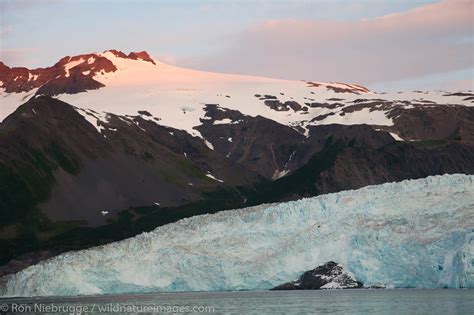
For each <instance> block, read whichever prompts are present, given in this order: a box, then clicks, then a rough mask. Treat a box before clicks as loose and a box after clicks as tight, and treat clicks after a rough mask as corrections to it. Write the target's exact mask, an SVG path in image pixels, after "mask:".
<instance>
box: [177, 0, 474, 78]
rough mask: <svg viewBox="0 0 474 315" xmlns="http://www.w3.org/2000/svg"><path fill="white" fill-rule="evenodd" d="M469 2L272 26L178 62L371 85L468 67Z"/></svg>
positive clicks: (473, 7)
mask: <svg viewBox="0 0 474 315" xmlns="http://www.w3.org/2000/svg"><path fill="white" fill-rule="evenodd" d="M473 12H474V2H473V1H470V0H450V1H443V2H439V3H435V4H430V5H426V6H422V7H419V8H416V9H413V10H410V11H407V12H402V13H397V14H391V15H387V16H382V17H379V18H375V19H370V20H361V21H351V22H339V21H302V20H271V21H267V22H265V23H263V24H261V25H258V26H256V27H254V28H251V29H248V30H247V31H245V32H243V33H240V34H237V35H236V36H235V37H233V38H231V39H229V42H228V46H227V47H226V48H225V49H223V50H222V51H220V52H219V53H217V54H214V55H209V56H202V57H200V58H190V59H187V60H179V61H178V63H180V64H184V65H187V66H192V67H196V68H201V69H209V70H214V71H223V72H239V73H248V74H259V75H267V76H273V77H282V78H289V79H309V80H328V81H346V82H355V83H361V84H371V83H375V82H382V81H393V80H401V79H404V78H409V77H416V76H423V75H430V74H434V73H442V72H446V71H453V70H459V69H465V68H469V67H473V66H474V60H473V53H474V45H473V32H474V30H473V24H472V21H473V20H474V14H473Z"/></svg>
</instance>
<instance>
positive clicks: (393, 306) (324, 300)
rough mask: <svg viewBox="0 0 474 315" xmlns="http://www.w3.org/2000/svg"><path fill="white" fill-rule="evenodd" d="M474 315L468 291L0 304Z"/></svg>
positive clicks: (11, 303) (95, 309) (20, 309)
mask: <svg viewBox="0 0 474 315" xmlns="http://www.w3.org/2000/svg"><path fill="white" fill-rule="evenodd" d="M5 305H7V306H8V313H12V312H11V311H12V310H13V311H16V312H17V313H23V314H25V313H39V312H49V313H54V314H59V313H69V314H70V313H76V314H77V313H83V314H91V313H100V314H123V313H136V314H137V313H140V314H145V313H160V314H173V313H174V314H443V315H446V314H463V315H464V314H474V290H467V289H466V290H421V289H405V290H402V289H400V290H333V291H265V292H199V293H159V294H140V295H109V296H92V297H90V296H89V297H70V298H62V297H61V298H13V299H0V308H1V310H2V311H0V313H2V314H4V313H5V312H4V311H5Z"/></svg>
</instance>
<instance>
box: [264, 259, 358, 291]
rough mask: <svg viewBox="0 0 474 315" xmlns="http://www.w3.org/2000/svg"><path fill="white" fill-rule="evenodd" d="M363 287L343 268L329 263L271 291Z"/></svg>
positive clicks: (331, 262)
mask: <svg viewBox="0 0 474 315" xmlns="http://www.w3.org/2000/svg"><path fill="white" fill-rule="evenodd" d="M363 286H364V285H363V283H362V282H360V281H357V280H356V279H355V278H354V277H353V276H352V275H351V274H349V273H347V272H346V271H344V268H343V267H342V266H341V265H339V264H337V263H335V262H333V261H329V262H327V263H325V264H324V265H322V266H318V267H316V268H315V269H313V270H308V271H306V272H305V273H303V274H302V275H301V276H300V277H299V278H298V279H297V280H295V281H291V282H287V283H284V284H281V285H279V286H276V287H274V288H273V289H272V290H324V289H360V288H362V287H363Z"/></svg>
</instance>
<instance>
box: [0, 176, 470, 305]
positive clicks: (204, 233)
mask: <svg viewBox="0 0 474 315" xmlns="http://www.w3.org/2000/svg"><path fill="white" fill-rule="evenodd" d="M400 196H403V198H400ZM473 204H474V177H473V176H467V175H445V176H436V177H428V178H425V179H419V180H410V181H403V182H399V183H388V184H383V185H377V186H369V187H365V188H362V189H359V190H354V191H344V192H340V193H335V194H329V195H323V196H319V197H313V198H309V199H302V200H299V201H294V202H288V203H279V204H266V205H260V206H257V207H252V208H246V209H240V210H231V211H224V212H220V213H217V214H213V215H202V216H196V217H192V218H188V219H184V220H181V221H179V222H176V223H174V224H169V225H166V226H163V227H160V228H157V229H155V230H154V231H152V232H150V233H143V234H141V235H138V236H136V237H134V238H130V239H127V240H124V241H121V242H117V243H112V244H109V245H105V246H100V247H95V248H91V249H88V250H83V251H78V252H70V253H65V254H62V255H60V256H57V257H55V258H53V259H49V260H46V261H44V262H42V263H39V264H37V265H34V266H31V267H29V268H27V269H25V270H23V271H21V272H19V273H17V274H14V275H10V276H6V277H3V278H2V279H1V280H0V294H1V295H2V296H52V295H54V296H64V295H90V294H119V293H132V292H133V293H143V292H158V291H213V290H265V289H271V288H273V287H275V286H276V285H279V284H281V283H284V282H287V281H289V280H292V279H295V278H296V277H298V276H299V275H300V274H301V273H302V272H304V271H306V270H309V269H312V268H314V266H318V265H323V264H324V263H325V262H327V261H334V262H337V263H339V264H340V265H342V266H344V268H345V269H346V270H347V271H348V272H350V273H349V275H351V277H352V276H353V277H354V278H355V279H357V280H359V281H361V282H362V283H364V285H366V286H383V287H389V288H390V287H391V288H472V287H474V267H473V260H474V246H473V241H472V240H473V237H474V218H473V216H472V213H473V211H474V208H473ZM337 273H338V274H339V273H340V270H339V271H338V272H337Z"/></svg>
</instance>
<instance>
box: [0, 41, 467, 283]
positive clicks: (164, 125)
mask: <svg viewBox="0 0 474 315" xmlns="http://www.w3.org/2000/svg"><path fill="white" fill-rule="evenodd" d="M473 97H474V94H473V93H472V92H459V91H456V92H444V91H426V92H422V91H415V92H400V93H377V92H373V91H369V90H368V89H366V88H364V87H362V86H359V85H356V84H344V83H323V82H317V81H311V82H309V81H287V80H276V79H270V78H262V77H254V76H243V75H232V74H221V73H210V72H203V71H195V70H191V69H184V68H180V67H176V66H172V65H168V64H165V63H162V62H161V61H160V60H155V59H153V58H151V57H150V56H149V55H148V54H147V53H146V52H138V53H133V52H132V53H129V54H128V55H127V54H125V53H122V52H119V51H116V50H110V51H105V52H102V53H90V54H84V55H78V56H73V57H64V58H62V59H61V60H60V61H58V62H57V63H56V64H55V65H53V66H51V67H48V68H41V69H32V70H30V69H27V68H10V67H8V66H6V65H4V64H3V63H0V121H1V122H0V246H2V255H1V256H0V265H3V264H6V263H8V262H9V261H10V260H11V259H17V260H12V261H11V263H10V264H8V265H6V266H4V267H5V268H3V267H0V274H3V273H10V272H14V271H18V270H19V269H21V268H23V267H25V266H27V265H30V264H32V263H35V262H36V261H37V259H38V257H41V258H44V257H49V256H51V255H54V254H57V253H59V252H64V251H67V250H72V249H82V248H85V247H90V246H94V245H97V244H103V243H106V242H111V241H115V240H120V239H123V238H126V237H130V236H133V235H136V234H138V233H141V232H143V231H150V230H152V229H154V228H156V227H157V226H160V225H163V224H167V223H171V222H175V221H177V220H179V219H182V218H185V217H190V216H193V215H197V214H203V213H207V212H217V211H221V210H225V209H232V208H241V207H248V206H253V205H258V204H261V203H268V202H281V201H289V200H296V199H299V198H302V197H311V196H316V195H320V194H324V193H331V192H338V191H342V190H347V189H357V188H360V187H363V186H367V185H374V184H381V183H385V182H390V181H401V180H404V179H413V178H424V177H426V176H430V175H441V174H445V173H450V174H453V173H463V174H474V107H473V106H472V105H473V104H474V103H473V102H474V99H473ZM2 183H8V184H7V185H1V184H2ZM35 259H36V260H35ZM310 267H311V268H314V267H315V266H314V265H313V266H310ZM308 269H309V268H308ZM289 280H291V279H289Z"/></svg>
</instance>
